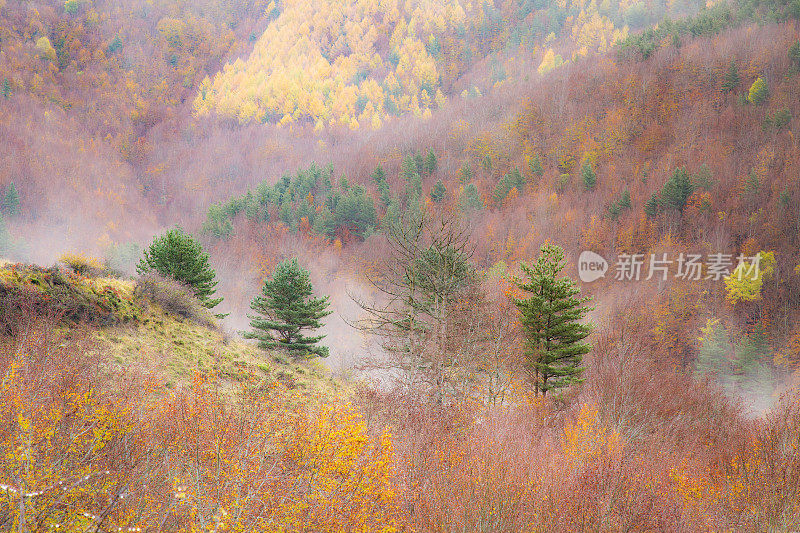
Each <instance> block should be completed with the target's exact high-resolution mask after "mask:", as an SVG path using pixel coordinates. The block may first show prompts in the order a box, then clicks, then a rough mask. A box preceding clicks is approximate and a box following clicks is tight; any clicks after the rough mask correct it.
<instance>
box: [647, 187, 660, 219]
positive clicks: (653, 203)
mask: <svg viewBox="0 0 800 533" xmlns="http://www.w3.org/2000/svg"><path fill="white" fill-rule="evenodd" d="M658 204H659V201H658V193H655V192H654V193H653V194H652V195H651V196H650V199H649V200H647V203H646V204H644V214H645V215H647V217H648V218H653V217H654V216H656V215H657V214H658Z"/></svg>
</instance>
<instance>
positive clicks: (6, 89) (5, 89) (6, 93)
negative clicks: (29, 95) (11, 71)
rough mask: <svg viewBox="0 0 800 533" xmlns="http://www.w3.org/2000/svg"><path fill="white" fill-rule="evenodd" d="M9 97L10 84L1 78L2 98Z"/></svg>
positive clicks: (6, 79)
mask: <svg viewBox="0 0 800 533" xmlns="http://www.w3.org/2000/svg"><path fill="white" fill-rule="evenodd" d="M9 96H11V82H10V81H8V78H3V98H8V97H9Z"/></svg>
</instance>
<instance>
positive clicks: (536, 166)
mask: <svg viewBox="0 0 800 533" xmlns="http://www.w3.org/2000/svg"><path fill="white" fill-rule="evenodd" d="M531 173H532V174H533V175H534V176H541V175H542V174H544V168H542V159H541V158H540V157H539V154H536V155H534V156H533V159H531Z"/></svg>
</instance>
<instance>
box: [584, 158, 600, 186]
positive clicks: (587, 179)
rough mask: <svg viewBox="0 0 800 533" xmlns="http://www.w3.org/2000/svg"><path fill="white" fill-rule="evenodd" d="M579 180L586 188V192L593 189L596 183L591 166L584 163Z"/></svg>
mask: <svg viewBox="0 0 800 533" xmlns="http://www.w3.org/2000/svg"><path fill="white" fill-rule="evenodd" d="M581 178H583V186H584V187H586V190H587V191H591V190H592V189H594V186H595V184H596V183H597V174H595V172H594V169H593V168H592V165H590V164H589V163H584V165H583V167H581Z"/></svg>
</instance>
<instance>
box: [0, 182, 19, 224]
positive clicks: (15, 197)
mask: <svg viewBox="0 0 800 533" xmlns="http://www.w3.org/2000/svg"><path fill="white" fill-rule="evenodd" d="M2 208H3V213H5V214H6V215H8V216H10V217H13V216H14V215H16V214H17V213H18V212H19V192H18V191H17V186H16V185H14V182H13V181H12V182H11V185H9V186H8V189H6V194H5V195H4V196H3V203H2Z"/></svg>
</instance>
